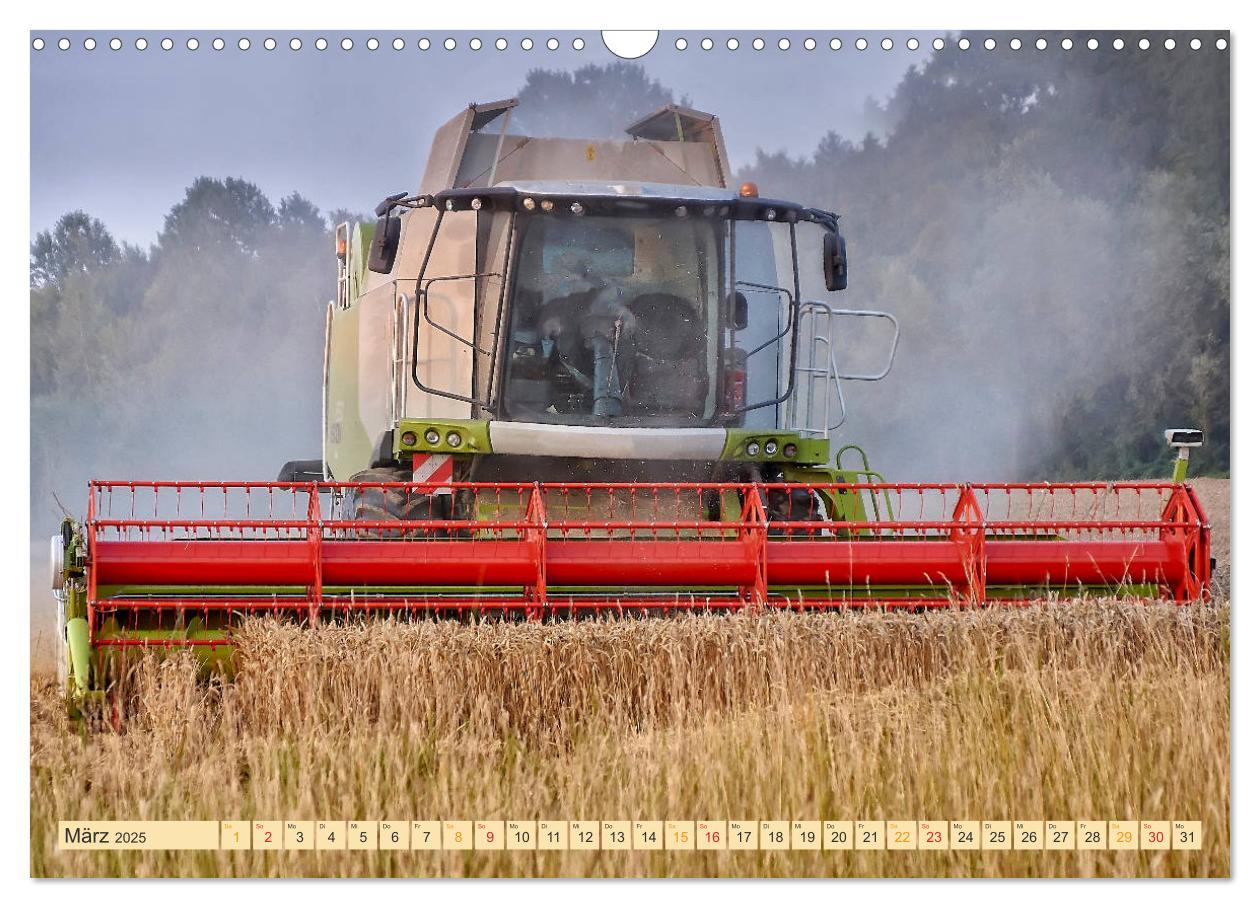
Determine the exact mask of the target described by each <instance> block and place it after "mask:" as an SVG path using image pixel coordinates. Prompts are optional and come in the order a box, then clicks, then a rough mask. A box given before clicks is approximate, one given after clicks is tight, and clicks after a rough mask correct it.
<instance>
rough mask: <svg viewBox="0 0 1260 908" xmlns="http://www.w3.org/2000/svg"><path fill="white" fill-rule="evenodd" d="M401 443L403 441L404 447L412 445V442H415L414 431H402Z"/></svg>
mask: <svg viewBox="0 0 1260 908" xmlns="http://www.w3.org/2000/svg"><path fill="white" fill-rule="evenodd" d="M402 443H403V445H404V446H405V447H408V448H410V447H411V446H412V445H414V444H415V443H416V433H415V432H404V433H403V434H402Z"/></svg>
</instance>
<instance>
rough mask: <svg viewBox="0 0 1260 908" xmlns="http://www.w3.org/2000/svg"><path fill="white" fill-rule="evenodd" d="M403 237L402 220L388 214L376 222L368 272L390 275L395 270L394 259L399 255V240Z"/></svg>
mask: <svg viewBox="0 0 1260 908" xmlns="http://www.w3.org/2000/svg"><path fill="white" fill-rule="evenodd" d="M401 236H402V218H399V217H395V216H394V215H392V214H387V215H385V216H384V217H383V218H381V219H380V220H379V221H377V222H376V231H375V232H374V233H373V234H372V245H371V248H370V249H369V251H368V270H369V271H375V272H376V273H377V274H389V273H390V272H391V271H393V270H394V257H395V256H396V255H398V240H399V238H400V237H401Z"/></svg>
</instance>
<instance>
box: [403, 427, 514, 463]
mask: <svg viewBox="0 0 1260 908" xmlns="http://www.w3.org/2000/svg"><path fill="white" fill-rule="evenodd" d="M430 431H436V432H437V433H438V441H437V444H430V443H429V442H428V441H426V440H425V435H426V434H427V433H428V432H430ZM451 432H455V433H457V434H458V435H459V438H460V443H459V445H457V446H454V447H452V446H451V445H449V444H448V443H447V436H448V435H449V434H450V433H451ZM407 433H412V434H414V435H415V436H416V438H415V441H414V442H413V443H410V444H408V443H405V442H404V440H403V436H404V435H406V434H407ZM425 453H435V454H489V453H490V421H489V420H486V419H403V420H400V421H399V423H398V429H397V430H396V431H395V432H394V454H395V455H396V456H400V457H401V456H402V455H408V454H425Z"/></svg>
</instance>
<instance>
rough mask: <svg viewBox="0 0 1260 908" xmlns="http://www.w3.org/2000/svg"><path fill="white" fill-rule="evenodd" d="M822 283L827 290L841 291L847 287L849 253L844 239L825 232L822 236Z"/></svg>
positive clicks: (836, 234)
mask: <svg viewBox="0 0 1260 908" xmlns="http://www.w3.org/2000/svg"><path fill="white" fill-rule="evenodd" d="M822 247H823V263H822V264H823V283H824V284H826V286H827V289H828V290H843V289H845V288H846V287H848V286H849V253H848V250H847V249H845V245H844V237H842V236H841V235H840V234H838V233H832V232H831V231H827V233H825V234H823V243H822Z"/></svg>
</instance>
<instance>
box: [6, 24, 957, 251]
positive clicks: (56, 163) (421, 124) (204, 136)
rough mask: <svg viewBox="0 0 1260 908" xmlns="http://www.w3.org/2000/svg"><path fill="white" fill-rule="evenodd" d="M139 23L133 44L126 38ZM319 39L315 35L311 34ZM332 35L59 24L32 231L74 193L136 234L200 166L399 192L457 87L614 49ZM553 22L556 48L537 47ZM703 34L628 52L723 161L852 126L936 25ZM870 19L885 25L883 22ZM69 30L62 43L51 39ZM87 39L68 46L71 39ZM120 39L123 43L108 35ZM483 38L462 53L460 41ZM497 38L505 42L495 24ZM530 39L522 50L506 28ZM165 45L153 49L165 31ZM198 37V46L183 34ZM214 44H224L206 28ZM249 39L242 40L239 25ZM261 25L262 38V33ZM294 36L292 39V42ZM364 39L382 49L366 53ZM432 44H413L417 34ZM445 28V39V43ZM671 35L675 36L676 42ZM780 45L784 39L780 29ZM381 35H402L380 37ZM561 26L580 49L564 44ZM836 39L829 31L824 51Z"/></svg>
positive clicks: (576, 62)
mask: <svg viewBox="0 0 1260 908" xmlns="http://www.w3.org/2000/svg"><path fill="white" fill-rule="evenodd" d="M141 34H143V37H145V38H146V39H147V41H148V48H147V49H146V50H143V51H138V50H136V49H135V40H136V38H137V37H139V36H140V35H141ZM321 34H322V35H324V36H325V37H327V38H328V39H329V47H328V49H327V50H324V51H319V50H317V49H316V48H315V39H316V38H317V37H320V36H321ZM345 34H347V33H343V32H338V33H314V32H296V33H295V32H274V33H259V32H246V33H242V32H199V33H189V32H160V33H155V32H146V33H127V32H117V33H115V32H82V33H73V32H68V33H67V32H56V33H48V34H41V33H38V32H37V33H35V35H37V36H40V37H43V38H44V40H45V42H46V45H45V47H44V49H43V50H39V51H36V50H32V51H31V225H30V226H31V230H32V232H34V231H38V230H42V229H45V228H47V227H48V226H50V225H51V224H52V223H53V222H54V221H56V219H57V218H58V217H59V216H60V215H61V214H63V213H64V212H66V211H70V210H73V209H76V208H82V209H84V210H86V211H88V212H89V213H91V214H92V215H94V216H96V217H99V218H100V219H101V220H103V221H104V222H105V223H106V224H107V225H108V226H109V228H110V229H111V230H112V231H113V232H114V234H115V235H116V236H117V237H119V238H120V239H125V240H128V241H130V242H133V243H138V244H141V245H147V244H148V243H149V242H151V241H152V240H153V239H154V238H155V236H156V234H157V232H158V230H160V229H161V226H162V217H163V215H165V213H166V212H167V211H168V210H169V209H170V207H171V206H172V205H173V204H174V203H175V202H177V201H179V199H180V198H182V196H183V190H184V188H185V187H187V186H188V185H189V184H190V183H191V182H192V180H193V179H194V178H196V177H198V176H202V175H207V176H215V177H225V176H239V177H244V178H246V179H249V180H251V181H253V182H255V183H257V184H258V185H259V186H261V187H262V189H263V190H264V191H265V192H266V193H267V194H268V195H269V196H270V197H271V198H272V201H273V202H274V201H278V200H279V198H280V197H281V196H283V195H285V194H287V193H289V192H292V191H294V190H296V191H298V192H300V193H302V194H303V195H304V196H306V197H307V198H309V199H311V200H312V201H313V202H314V203H315V204H316V205H318V206H319V207H320V208H321V209H322V210H324V211H327V210H329V209H330V208H336V207H345V208H349V209H352V210H355V211H369V210H370V209H371V208H372V207H374V206H375V204H376V202H378V201H379V200H380V199H381V198H382V197H384V196H385V195H387V194H389V193H391V192H395V191H399V190H402V189H414V188H415V187H416V185H417V184H418V182H419V179H420V173H421V168H422V167H423V163H424V159H425V157H426V156H427V154H428V150H429V142H430V140H431V138H432V134H433V130H434V129H435V128H436V127H437V126H438V125H440V124H441V123H442V122H444V121H445V120H447V119H449V118H450V117H451V116H452V115H453V114H454V113H456V112H457V111H458V110H459V109H460V108H462V107H463V106H465V105H466V104H467V103H469V102H470V101H489V100H496V99H498V98H506V97H511V96H512V95H513V94H514V93H515V92H516V91H517V90H518V89H519V88H520V87H521V86H522V85H523V84H524V81H525V76H526V73H527V72H528V71H529V70H530V69H533V68H539V67H541V68H549V69H575V68H577V67H579V66H582V65H584V64H587V63H608V62H611V61H614V60H616V59H617V58H616V57H615V56H614V55H613V54H612V53H611V52H609V51H608V50H607V48H606V47H605V46H604V44H603V41H602V40H601V38H600V35H599V33H597V32H580V33H579V32H572V33H559V32H545V33H511V32H504V33H499V32H494V33H484V32H476V33H474V32H467V33H459V32H449V33H448V32H440V33H424V34H423V35H422V33H414V32H397V33H394V32H389V33H385V32H382V33H366V32H364V33H353V32H352V33H348V34H349V36H350V37H351V38H352V39H353V40H354V45H355V46H354V48H353V49H352V50H350V51H344V50H342V49H341V48H340V46H339V41H340V39H341V37H342V36H343V35H345ZM553 34H554V35H555V36H556V37H557V38H558V39H559V40H560V47H559V49H558V50H555V51H551V50H548V49H547V48H546V46H545V42H546V39H547V38H548V37H549V36H551V35H553ZM730 34H731V33H730V32H722V33H720V35H719V34H715V36H714V37H715V45H714V47H713V49H712V50H709V51H705V50H702V49H701V39H702V38H703V37H705V34H703V33H694V32H662V33H661V35H660V37H659V40H658V41H657V44H656V46H655V48H654V49H653V50H652V51H651V52H650V53H648V54H647V55H646V56H644V57H642V58H640V59H639V61H638V62H640V63H642V64H643V66H644V67H645V68H646V69H647V71H648V73H649V74H650V75H651V76H652V77H654V78H658V79H660V80H661V82H662V83H663V84H664V85H666V86H667V87H669V88H672V89H673V90H674V92H675V95H676V96H678V95H687V96H689V99H690V101H691V102H692V104H693V105H694V106H696V107H698V108H700V109H701V110H707V111H710V112H712V113H716V114H718V115H719V116H720V117H721V118H722V129H723V132H724V134H725V137H726V143H727V147H728V150H729V153H730V157H731V160H732V164H733V166H735V167H739V166H740V165H742V164H744V163H746V162H748V161H750V160H751V158H752V157H753V155H754V154H755V152H756V150H757V148H759V147H760V148H763V149H766V150H772V151H776V150H786V151H788V152H789V153H791V154H793V155H805V154H808V153H809V152H811V151H812V150H813V148H814V147H815V145H816V144H817V142H818V139H819V138H820V137H821V136H822V134H823V133H824V132H826V130H827V129H836V130H837V131H838V132H840V133H841V134H842V135H847V136H849V137H853V138H857V137H859V136H860V135H861V133H862V132H863V131H864V123H863V118H862V114H861V111H862V105H863V102H864V100H865V99H866V98H867V97H871V96H873V97H876V98H879V99H883V98H885V97H887V96H888V95H889V94H890V93H891V92H892V90H893V88H894V87H895V86H896V84H897V82H898V81H899V80H900V78H901V76H902V74H903V73H904V72H905V71H906V69H907V68H909V67H910V66H913V65H915V64H917V63H919V62H921V61H922V60H923V59H924V58H925V56H926V55H927V53H928V52H929V51H928V50H927V48H929V47H930V43H931V39H932V38H933V37H934V36H935V33H930V32H916V33H914V35H915V37H917V38H918V39H919V50H917V51H910V50H907V49H906V46H905V41H906V38H907V37H909V35H907V34H903V35H896V36H895V37H896V46H895V47H894V49H892V50H890V51H884V50H881V49H880V48H878V47H875V46H871V47H868V48H867V49H866V50H863V51H858V50H856V49H855V47H854V39H855V38H856V37H857V34H849V33H844V32H827V33H812V37H814V38H815V39H816V40H817V42H818V44H817V47H816V49H814V50H812V51H807V50H805V49H804V47H803V40H804V38H806V37H807V36H808V34H809V33H783V32H766V33H764V35H763V37H764V38H765V39H766V46H765V49H763V50H760V51H757V50H754V49H753V47H752V39H753V38H754V37H756V36H757V34H759V33H744V34H739V39H740V47H739V49H738V50H734V51H732V50H728V49H727V48H726V46H725V43H724V42H725V39H726V38H727V37H728V36H729V35H730ZM881 34H883V33H881ZM63 35H64V36H66V37H68V38H69V39H70V40H71V42H72V46H71V48H70V49H69V50H66V51H62V50H60V49H58V48H57V46H56V42H57V40H58V39H60V38H61V37H62V36H63ZM88 35H91V36H92V37H94V38H95V39H96V48H95V49H94V50H91V51H88V50H85V49H84V47H83V41H84V38H85V37H87V36H88ZM115 35H116V36H117V37H118V38H120V39H121V40H122V42H123V46H122V49H120V50H118V51H114V50H111V49H110V48H109V46H108V41H109V39H110V38H112V37H114V36H115ZM474 35H476V36H478V37H480V38H481V39H482V42H483V46H482V48H481V49H480V50H477V51H473V50H470V49H469V48H468V40H469V39H470V38H471V37H473V36H474ZM500 35H503V36H504V37H506V38H507V39H508V40H509V42H510V43H509V47H508V49H507V50H503V51H499V50H497V49H495V47H494V39H495V38H497V37H499V36H500ZM527 35H528V37H530V38H532V39H533V42H534V47H533V49H532V50H529V51H525V50H522V49H521V39H522V38H524V37H526V36H527ZM168 36H169V37H170V38H171V39H172V40H173V41H174V47H173V48H172V49H171V50H169V51H166V50H163V49H162V48H161V46H160V42H161V40H162V38H164V37H168ZM190 36H193V37H196V38H197V39H198V41H199V44H200V46H199V48H198V49H197V50H195V51H189V50H188V49H187V48H186V41H187V39H188V38H189V37H190ZM216 36H221V37H223V39H224V40H225V41H226V47H225V49H224V50H222V51H216V50H214V49H213V48H212V46H211V41H212V39H213V38H214V37H216ZM242 36H246V37H248V38H249V39H250V41H251V44H252V46H251V48H250V49H249V50H247V51H241V50H238V49H237V40H238V39H239V38H240V37H242ZM269 36H271V37H275V38H276V40H277V42H278V44H277V46H276V49H275V50H271V51H267V50H265V49H264V47H263V41H264V39H265V38H267V37H269ZM294 36H296V37H298V38H300V39H301V41H302V44H303V46H302V49H301V50H298V51H293V50H291V49H290V48H289V44H288V42H289V39H290V38H292V37H294ZM372 36H375V37H377V38H378V39H379V40H380V42H381V46H380V48H379V49H377V50H375V51H369V50H368V49H367V48H366V46H365V42H366V41H367V39H368V38H369V37H372ZM422 36H424V37H428V38H429V39H430V40H431V42H432V46H431V47H430V48H429V49H428V50H426V51H421V50H419V49H418V48H417V41H418V39H419V38H420V37H422ZM448 36H450V37H454V38H455V39H456V40H457V42H458V47H457V49H455V50H453V51H447V50H445V49H444V48H443V47H442V42H443V40H444V39H445V38H447V37H448ZM680 36H681V37H685V38H686V39H687V41H688V44H689V47H688V49H687V50H685V51H679V50H677V49H676V48H675V41H676V39H677V38H679V37H680ZM784 36H786V37H787V38H788V39H789V40H790V41H791V44H792V46H791V48H790V49H789V50H787V51H781V50H779V49H778V47H777V42H778V40H779V38H781V37H784ZM395 37H401V38H404V39H405V40H406V47H405V49H404V50H401V51H395V50H393V49H392V47H391V42H392V40H393V39H394V38H395ZM575 37H581V38H582V39H583V40H584V42H585V47H584V49H583V50H581V51H575V50H573V49H572V42H573V39H574V38H575ZM834 37H839V38H840V39H841V41H842V42H843V46H842V48H841V49H840V50H838V51H833V50H831V49H830V41H831V39H832V38H834Z"/></svg>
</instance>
